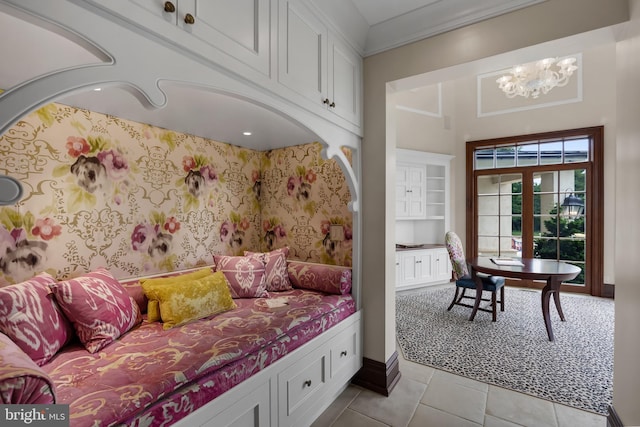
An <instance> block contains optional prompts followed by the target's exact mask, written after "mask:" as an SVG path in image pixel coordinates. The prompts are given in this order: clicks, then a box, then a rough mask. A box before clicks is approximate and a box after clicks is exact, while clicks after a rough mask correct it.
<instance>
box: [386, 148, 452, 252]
mask: <svg viewBox="0 0 640 427" xmlns="http://www.w3.org/2000/svg"><path fill="white" fill-rule="evenodd" d="M396 159H397V163H396V196H395V197H396V220H397V221H396V239H397V240H396V241H397V242H399V243H421V244H422V243H424V244H443V243H444V235H445V233H446V232H447V231H448V230H449V216H450V192H449V189H450V182H449V176H450V163H451V159H453V156H449V155H446V154H435V153H427V152H424V151H416V150H405V149H398V150H397V156H396Z"/></svg>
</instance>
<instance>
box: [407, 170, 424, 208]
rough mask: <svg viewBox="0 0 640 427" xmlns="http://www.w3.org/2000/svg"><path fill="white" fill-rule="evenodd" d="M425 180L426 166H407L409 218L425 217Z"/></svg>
mask: <svg viewBox="0 0 640 427" xmlns="http://www.w3.org/2000/svg"><path fill="white" fill-rule="evenodd" d="M426 180H427V169H426V167H424V166H415V167H410V168H409V196H410V197H409V199H410V204H409V216H410V217H411V218H420V219H424V218H426Z"/></svg>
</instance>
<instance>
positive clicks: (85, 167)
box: [0, 104, 352, 286]
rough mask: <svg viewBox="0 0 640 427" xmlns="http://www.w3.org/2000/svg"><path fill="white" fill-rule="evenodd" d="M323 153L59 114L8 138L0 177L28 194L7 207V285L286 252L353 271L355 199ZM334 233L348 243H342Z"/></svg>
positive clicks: (2, 224)
mask: <svg viewBox="0 0 640 427" xmlns="http://www.w3.org/2000/svg"><path fill="white" fill-rule="evenodd" d="M320 150H321V145H320V144H319V143H310V144H303V145H299V146H295V147H287V148H282V149H277V150H271V151H268V152H260V151H256V150H251V149H247V148H242V147H237V146H233V145H229V144H225V143H222V142H218V141H213V140H208V139H205V138H201V137H197V136H193V135H188V134H183V133H179V132H174V131H171V130H167V129H162V128H158V127H154V126H150V125H146V124H141V123H136V122H132V121H128V120H124V119H120V118H117V117H114V116H109V115H104V114H100V113H96V112H91V111H87V110H83V109H78V108H74V107H68V106H65V105H61V104H49V105H47V106H45V107H43V108H41V109H39V110H37V111H35V112H33V113H32V114H30V115H28V116H27V117H25V118H24V119H23V120H22V121H20V122H19V123H18V124H16V125H15V126H14V127H13V128H12V129H10V130H9V131H8V132H6V133H5V134H4V135H2V136H0V156H1V160H0V173H1V174H6V175H9V176H12V177H14V178H16V179H18V180H20V182H21V183H22V185H23V187H24V195H23V197H22V199H21V200H20V201H19V202H18V203H17V204H16V205H14V206H4V207H0V286H2V285H6V284H9V283H15V282H19V281H22V280H25V279H26V278H28V277H31V276H33V275H34V274H37V273H39V272H41V271H45V270H46V271H49V272H50V273H51V274H52V275H54V276H57V277H58V278H67V277H72V276H76V275H79V274H82V273H84V272H88V271H91V270H94V269H96V268H97V267H100V266H104V267H107V268H108V269H109V270H110V271H111V272H112V273H113V274H114V275H115V276H116V277H118V278H121V279H122V278H128V277H136V276H140V275H147V274H152V273H159V272H165V271H172V270H176V269H183V268H189V267H193V266H197V265H204V264H211V263H212V257H213V254H228V255H240V254H242V253H243V252H244V251H245V250H251V251H268V250H271V249H275V248H279V247H282V246H289V248H290V258H293V259H301V260H306V261H314V262H322V263H329V264H338V265H351V248H352V246H351V238H352V231H351V227H352V216H351V212H350V211H349V210H348V208H347V203H348V202H349V201H350V200H351V196H350V193H349V188H348V185H347V184H346V181H345V177H344V174H343V173H342V170H341V169H340V167H339V166H338V164H337V163H336V162H335V161H334V160H325V159H322V157H321V155H320ZM345 154H347V155H349V153H348V152H346V153H345ZM331 224H333V225H334V226H336V225H338V226H341V228H342V230H343V234H344V236H341V238H340V239H334V240H331V237H332V235H331V233H330V232H329V230H330V225H331Z"/></svg>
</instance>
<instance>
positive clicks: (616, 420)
mask: <svg viewBox="0 0 640 427" xmlns="http://www.w3.org/2000/svg"><path fill="white" fill-rule="evenodd" d="M607 427H624V424H622V420H621V419H620V417H619V416H618V413H617V412H616V410H615V409H613V405H609V415H608V416H607Z"/></svg>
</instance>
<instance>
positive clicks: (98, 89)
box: [93, 87, 102, 92]
mask: <svg viewBox="0 0 640 427" xmlns="http://www.w3.org/2000/svg"><path fill="white" fill-rule="evenodd" d="M93 90H95V91H96V92H100V91H101V90H102V88H101V87H97V88H94V89H93Z"/></svg>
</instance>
